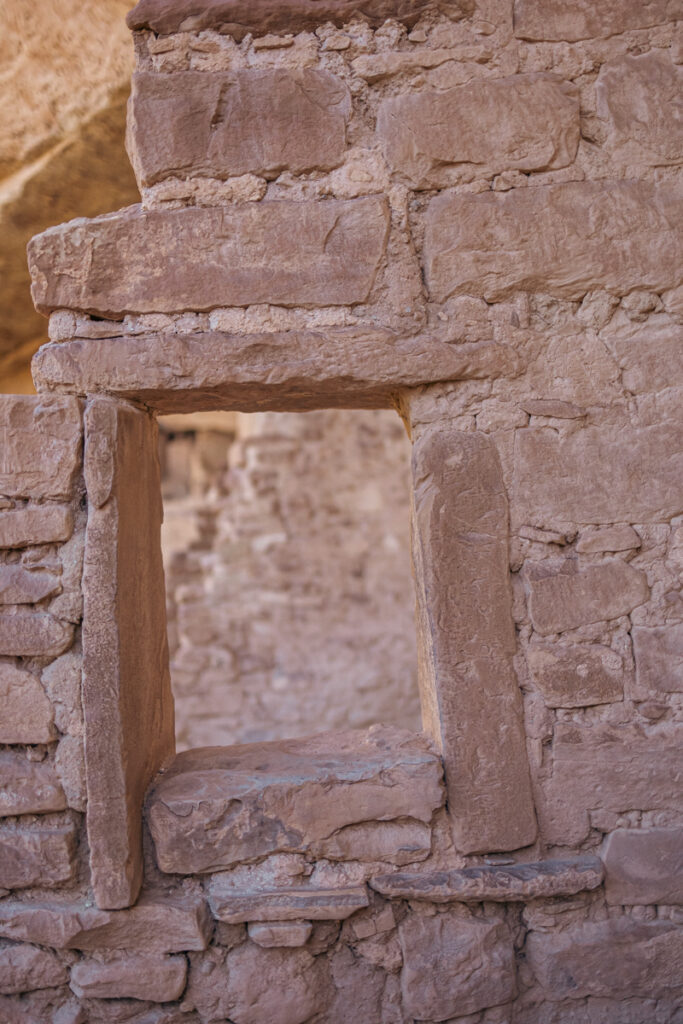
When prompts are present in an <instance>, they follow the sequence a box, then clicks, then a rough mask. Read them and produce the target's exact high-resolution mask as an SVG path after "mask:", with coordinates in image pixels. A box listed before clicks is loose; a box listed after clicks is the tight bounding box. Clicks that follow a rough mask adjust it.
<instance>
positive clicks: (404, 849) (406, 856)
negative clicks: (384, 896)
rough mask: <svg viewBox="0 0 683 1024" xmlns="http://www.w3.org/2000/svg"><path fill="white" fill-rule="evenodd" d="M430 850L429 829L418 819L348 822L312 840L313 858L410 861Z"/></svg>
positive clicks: (416, 859)
mask: <svg viewBox="0 0 683 1024" xmlns="http://www.w3.org/2000/svg"><path fill="white" fill-rule="evenodd" d="M431 849H432V830H431V828H430V827H429V825H425V824H424V823H423V822H421V821H377V822H362V823H361V824H359V825H349V826H348V827H347V828H342V829H340V830H339V832H335V833H334V835H332V836H330V838H329V839H323V840H322V842H320V843H316V844H315V845H314V846H313V847H312V848H311V852H312V854H313V856H314V857H316V858H317V859H320V858H323V859H325V860H362V861H382V860H383V861H388V862H389V863H390V864H412V863H413V862H414V861H418V860H424V859H425V858H426V857H428V856H429V854H430V853H431Z"/></svg>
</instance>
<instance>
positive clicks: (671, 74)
mask: <svg viewBox="0 0 683 1024" xmlns="http://www.w3.org/2000/svg"><path fill="white" fill-rule="evenodd" d="M595 89H596V96H597V112H598V116H599V117H601V118H603V119H604V120H605V121H607V123H608V125H609V137H608V142H607V144H608V146H609V147H610V149H611V150H612V152H613V154H614V155H615V156H616V157H618V158H619V159H620V160H623V161H629V162H638V161H641V162H643V163H646V164H651V165H655V166H661V165H662V164H679V163H681V162H683V68H681V67H678V66H676V65H675V64H674V63H672V61H671V59H670V57H669V55H668V54H667V53H666V51H661V50H660V51H658V50H653V51H652V52H651V53H646V54H644V55H643V56H641V57H632V56H630V55H626V56H623V57H619V58H618V59H617V60H614V61H608V63H606V64H603V65H602V67H601V69H600V74H599V75H598V80H597V82H596V86H595Z"/></svg>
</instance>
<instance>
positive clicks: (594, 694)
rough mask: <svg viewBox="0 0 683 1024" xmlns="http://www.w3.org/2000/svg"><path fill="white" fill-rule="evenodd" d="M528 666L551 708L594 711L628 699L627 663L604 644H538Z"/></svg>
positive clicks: (528, 659)
mask: <svg viewBox="0 0 683 1024" xmlns="http://www.w3.org/2000/svg"><path fill="white" fill-rule="evenodd" d="M527 664H528V666H529V673H530V675H531V678H532V679H533V681H534V684H535V685H536V686H537V687H538V689H539V690H540V691H541V693H542V694H543V700H544V701H545V703H546V704H547V706H548V707H549V708H581V707H591V706H592V705H594V704H608V703H610V702H611V701H617V700H621V699H622V697H623V695H624V663H623V661H622V659H621V658H620V657H619V655H618V654H617V653H616V651H613V650H611V648H609V647H603V646H601V645H600V644H595V645H590V644H572V645H569V644H567V645H564V644H563V645H562V646H561V647H560V646H558V645H556V644H534V645H533V646H532V647H530V648H529V650H528V652H527Z"/></svg>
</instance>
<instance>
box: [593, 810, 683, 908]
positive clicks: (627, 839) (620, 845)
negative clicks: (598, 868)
mask: <svg viewBox="0 0 683 1024" xmlns="http://www.w3.org/2000/svg"><path fill="white" fill-rule="evenodd" d="M602 859H603V861H604V863H605V895H606V897H607V902H608V903H613V904H617V905H622V906H623V905H626V906H643V905H645V906H647V905H648V904H652V903H664V904H668V905H671V904H681V903H683V829H681V828H642V829H624V828H622V829H617V830H616V831H615V832H611V833H610V834H609V836H608V837H607V839H606V841H605V845H604V849H603V852H602Z"/></svg>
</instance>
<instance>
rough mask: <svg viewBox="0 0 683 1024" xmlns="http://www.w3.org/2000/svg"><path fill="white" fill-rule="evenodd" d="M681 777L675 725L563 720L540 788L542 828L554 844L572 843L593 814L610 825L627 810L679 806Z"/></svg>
mask: <svg viewBox="0 0 683 1024" xmlns="http://www.w3.org/2000/svg"><path fill="white" fill-rule="evenodd" d="M682 781H683V745H682V744H681V737H680V736H679V735H678V730H676V729H675V728H674V729H670V728H669V727H668V726H666V725H662V726H660V727H649V728H647V729H642V728H640V727H639V726H636V725H631V724H625V725H607V724H602V723H600V724H595V725H591V724H587V725H575V724H570V723H560V724H558V725H556V727H555V736H554V740H553V744H552V749H551V757H550V770H549V774H548V777H547V779H544V780H541V783H540V786H539V790H538V798H537V809H538V814H539V823H540V826H541V832H542V834H543V836H544V838H545V839H546V841H547V842H549V843H551V844H556V845H558V846H572V845H574V844H575V843H578V842H581V841H582V840H583V839H585V837H586V836H587V835H588V832H589V827H590V821H591V819H592V820H596V819H597V820H599V821H600V822H601V826H602V828H603V830H604V831H608V830H609V829H610V828H614V827H615V826H616V819H617V817H618V816H619V815H620V814H623V813H625V812H626V811H634V810H647V811H668V812H671V811H675V812H676V811H678V812H680V811H681V810H683V786H681V782H682ZM589 811H590V817H589Z"/></svg>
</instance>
